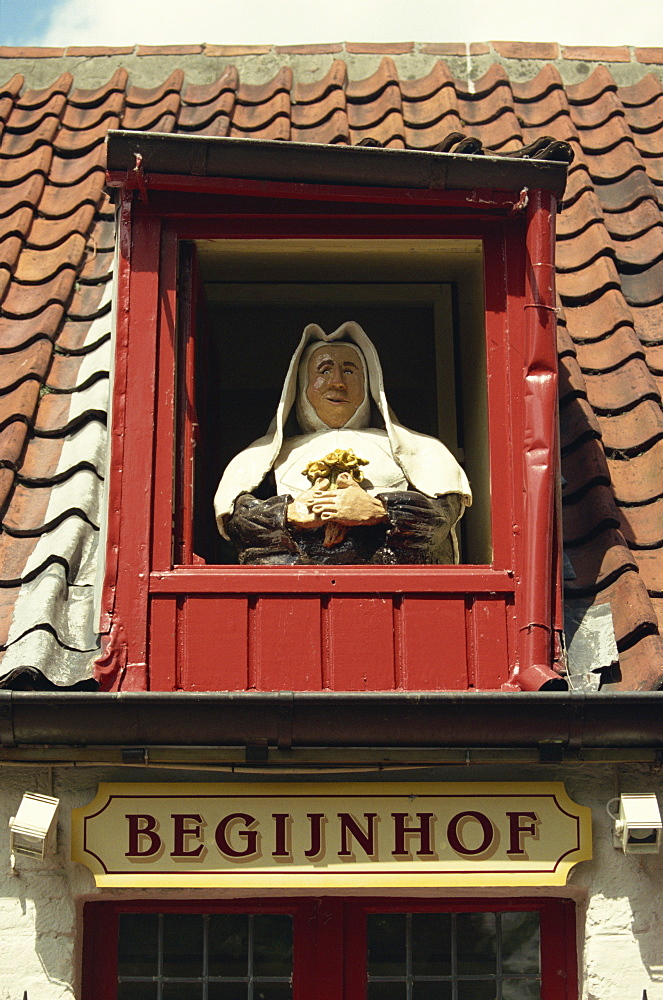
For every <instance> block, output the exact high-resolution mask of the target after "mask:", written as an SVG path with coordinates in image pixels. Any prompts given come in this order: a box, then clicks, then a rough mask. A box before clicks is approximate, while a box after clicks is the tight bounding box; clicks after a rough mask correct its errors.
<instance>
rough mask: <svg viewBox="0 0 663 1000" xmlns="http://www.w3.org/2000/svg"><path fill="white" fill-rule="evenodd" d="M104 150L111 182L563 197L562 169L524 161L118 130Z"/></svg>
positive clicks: (552, 162) (543, 162) (554, 162)
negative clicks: (169, 178) (180, 180)
mask: <svg viewBox="0 0 663 1000" xmlns="http://www.w3.org/2000/svg"><path fill="white" fill-rule="evenodd" d="M106 147H107V155H108V160H107V167H108V171H109V173H110V174H111V175H112V174H113V173H116V172H121V171H124V172H127V171H128V172H131V173H132V174H133V173H134V171H135V170H136V169H137V164H138V165H139V169H140V172H141V175H142V176H144V175H146V174H147V175H149V174H180V175H191V176H198V177H233V178H243V179H247V180H270V181H290V182H294V183H310V184H347V185H360V186H368V187H392V188H393V187H396V188H424V189H436V190H459V191H471V190H474V189H492V190H496V191H514V192H520V191H521V190H522V189H523V188H525V187H527V188H534V189H536V188H539V189H542V190H545V191H552V192H553V193H554V195H555V197H557V198H561V196H562V194H563V193H564V187H565V185H566V171H567V167H568V163H566V162H561V161H557V160H544V159H526V158H525V157H522V158H520V157H509V156H494V155H473V154H468V153H437V152H429V151H427V150H414V149H385V148H382V147H377V146H347V145H340V144H339V145H327V144H320V143H312V142H292V141H291V142H282V141H280V140H276V139H246V138H228V137H225V136H224V137H217V136H200V135H172V134H169V133H159V132H135V131H126V130H124V129H117V130H113V129H111V130H110V131H109V132H108V135H107V138H106ZM111 183H113V181H111ZM115 183H116V184H117V181H115Z"/></svg>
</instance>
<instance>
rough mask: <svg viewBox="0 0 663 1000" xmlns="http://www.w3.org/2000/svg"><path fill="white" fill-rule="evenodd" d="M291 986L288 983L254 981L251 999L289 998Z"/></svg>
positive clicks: (287, 999)
mask: <svg viewBox="0 0 663 1000" xmlns="http://www.w3.org/2000/svg"><path fill="white" fill-rule="evenodd" d="M291 997H292V986H291V985H290V983H255V984H254V986H253V1000H290V998H291Z"/></svg>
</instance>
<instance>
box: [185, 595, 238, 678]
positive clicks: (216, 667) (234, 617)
mask: <svg viewBox="0 0 663 1000" xmlns="http://www.w3.org/2000/svg"><path fill="white" fill-rule="evenodd" d="M247 605H248V602H247V599H246V597H245V596H243V595H241V594H239V595H237V596H236V597H223V598H218V597H186V598H184V602H183V605H182V607H181V610H180V613H179V629H180V636H181V637H180V643H179V650H180V665H179V669H180V684H181V687H182V689H183V690H184V691H244V690H245V689H246V687H247V683H248V670H247V635H248V625H247V618H248V610H247Z"/></svg>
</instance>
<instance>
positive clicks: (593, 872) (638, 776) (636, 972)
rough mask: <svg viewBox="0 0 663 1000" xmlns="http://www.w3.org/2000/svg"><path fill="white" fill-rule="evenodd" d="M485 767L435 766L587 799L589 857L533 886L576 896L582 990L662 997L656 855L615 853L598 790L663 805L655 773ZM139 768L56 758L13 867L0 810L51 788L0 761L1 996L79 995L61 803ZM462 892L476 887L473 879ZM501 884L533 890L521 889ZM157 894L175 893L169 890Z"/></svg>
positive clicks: (79, 875) (660, 886) (605, 795)
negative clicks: (39, 841) (35, 826)
mask: <svg viewBox="0 0 663 1000" xmlns="http://www.w3.org/2000/svg"><path fill="white" fill-rule="evenodd" d="M487 772H488V769H487V768H485V767H482V768H476V769H472V770H470V769H465V770H464V771H463V773H462V775H461V774H460V773H453V774H450V773H449V774H444V775H443V776H442V775H440V777H443V779H444V780H460V779H461V777H462V779H463V780H465V781H467V780H477V781H478V780H487V779H488V780H489V779H493V778H494V779H495V780H514V781H518V780H520V781H533V780H534V781H536V780H539V781H544V780H560V779H562V780H564V781H565V783H566V787H567V790H568V792H569V794H570V795H571V797H572V798H573V799H574V800H575V801H577V802H580V803H582V804H584V805H589V806H591V807H592V811H593V828H594V859H593V860H592V861H591V862H583V863H582V864H580V865H578V866H577V867H576V868H575V869H573V871H572V873H571V876H570V879H569V884H568V886H567V887H565V888H564V889H553V890H550V889H540V890H538V892H540V893H541V894H543V895H546V894H547V895H556V896H558V895H569V896H571V897H572V898H574V899H575V900H576V903H577V915H578V958H579V966H580V979H581V984H582V989H581V995H582V998H583V1000H642V994H643V990H646V991H647V996H648V1000H663V856H661V855H641V856H637V855H631V856H625V855H624V854H622V853H621V852H620V851H616V850H615V849H614V848H613V847H612V839H611V829H610V821H609V819H608V816H607V814H606V811H605V804H606V802H607V801H608V799H610V798H611V797H612V796H613V795H615V794H617V793H618V792H619V791H624V792H633V791H658V793H659V802H660V804H661V806H663V781H662V779H661V776H660V775H659V774H657V773H656V772H654V771H652V770H651V769H649V768H646V767H628V766H625V765H620V766H619V767H614V768H613V767H606V766H596V767H589V766H586V765H582V766H573V765H570V766H567V767H566V768H564V769H562V768H560V769H557V770H554V769H552V768H545V769H544V768H538V769H535V768H504V767H502V768H499V769H492V768H491V769H490V773H487ZM138 777H139V775H138V774H137V773H136V772H135V771H130V770H128V769H127V770H124V771H121V770H120V769H117V768H115V769H113V770H112V771H110V770H108V769H100V768H99V769H97V768H94V769H93V768H84V767H80V768H75V767H64V768H55V769H54V771H53V791H52V794H54V795H56V796H58V797H59V798H60V800H61V806H60V824H59V838H58V853H57V854H56V855H55V856H52V857H50V858H48V859H47V860H45V861H43V862H42V861H37V860H33V859H30V858H19V859H18V863H17V869H16V870H15V872H12V871H11V868H10V860H9V838H8V834H7V833H2V832H1V831H3V830H4V831H7V823H8V820H9V817H10V816H11V815H12V814H13V813H15V812H16V810H17V808H18V805H19V803H20V800H21V797H22V795H23V792H26V791H33V792H41V793H43V794H50V793H51V788H50V784H49V782H50V778H49V772H48V770H47V769H46V768H43V767H18V766H9V765H4V766H2V767H1V768H0V1000H23V995H24V991H27V994H28V1000H64V998H69V1000H71V998H78V997H79V996H80V984H79V976H80V949H81V925H82V904H83V902H84V901H85V900H86V899H91V898H103V896H102V893H101V892H100V891H99V890H97V889H96V888H95V886H94V880H93V878H92V875H91V873H90V872H88V870H87V869H86V868H84V867H82V866H80V865H77V864H74V863H73V862H71V861H70V860H69V850H70V847H69V827H70V812H71V809H72V808H73V807H76V806H80V805H83V804H85V803H87V802H89V801H91V800H92V798H93V797H94V795H95V793H96V789H97V783H98V782H99V781H102V780H105V781H109V780H114V781H118V780H124V781H129V780H137V778H138ZM429 777H430V776H429ZM140 778H141V779H142V780H164V781H167V780H173V779H179V780H181V776H180V775H179V774H177V775H173V774H172V772H171V773H170V774H168V773H164V772H159V773H157V774H150V775H146V774H145V773H144V772H142V773H141V774H140ZM536 891H537V890H535V892H536ZM140 894H141V895H148V893H140ZM419 894H421V893H419ZM472 894H473V895H485V894H486V893H485V892H482V891H479V890H476V891H474V892H473V893H472ZM499 894H500V895H509V894H511V893H508V892H505V891H501V892H500V893H499ZM512 894H513V895H515V894H519V895H532V890H531V889H527V890H520V891H518V893H515V892H514V893H512ZM118 895H120V896H126V897H127V898H135V897H136V895H138V893H137V892H136V891H134V890H125V891H116V892H114V893H113V896H114V897H117V896H118ZM149 895H150V896H151V897H154V896H155V895H158V894H155V893H149ZM163 895H164V896H166V895H167V896H169V897H173V896H176V895H178V894H177V893H176V892H174V891H170V892H168V893H163ZM204 895H205V896H207V897H209V896H210V895H211V893H209V892H207V893H205V894H204ZM218 895H223V893H222V892H219V893H218ZM235 895H237V893H235Z"/></svg>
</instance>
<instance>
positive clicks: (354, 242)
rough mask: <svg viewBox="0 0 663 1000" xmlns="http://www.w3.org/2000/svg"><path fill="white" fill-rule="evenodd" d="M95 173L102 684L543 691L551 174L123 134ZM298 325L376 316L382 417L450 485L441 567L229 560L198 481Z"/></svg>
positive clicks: (403, 156) (554, 169)
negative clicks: (112, 347)
mask: <svg viewBox="0 0 663 1000" xmlns="http://www.w3.org/2000/svg"><path fill="white" fill-rule="evenodd" d="M556 145H557V146H562V145H563V144H556ZM108 154H109V158H108V162H109V179H110V183H111V184H112V185H114V186H116V187H118V188H119V189H120V208H119V219H120V236H119V251H120V274H119V282H118V292H117V296H118V297H117V303H116V315H117V336H116V354H115V378H114V409H113V424H112V453H111V470H110V492H109V505H108V535H107V537H108V543H107V554H106V573H105V584H104V592H103V600H102V619H101V630H102V632H105V633H107V634H108V635H109V637H110V638H109V642H108V650H107V654H106V656H105V657H104V659H103V660H102V661H101V662H100V668H99V677H100V680H101V681H102V685H103V686H104V687H105V688H106V689H119V688H121V689H123V690H143V689H149V690H161V691H167V690H190V691H196V690H198V691H214V690H216V691H224V690H237V691H242V690H262V691H275V690H295V691H297V690H299V691H309V690H310V691H319V690H336V691H383V690H384V691H390V690H421V691H439V690H472V689H476V690H499V689H504V690H537V689H539V688H541V687H543V686H550V687H564V686H565V684H564V681H563V679H562V677H561V676H560V672H561V671H562V670H563V667H562V664H561V661H560V644H559V641H558V636H559V634H560V631H561V624H560V619H561V614H560V600H561V599H560V593H561V588H560V558H559V552H560V540H559V530H558V517H559V510H558V499H557V484H558V482H559V458H558V440H557V438H558V419H557V379H556V351H555V298H554V258H553V244H554V220H555V212H556V199H557V198H558V197H560V196H561V193H562V191H563V187H564V183H565V174H566V166H567V164H566V163H565V162H561V161H556V160H546V159H526V158H509V157H495V156H472V155H464V154H448V153H429V152H414V151H405V150H393V149H376V148H358V147H345V146H313V145H308V144H300V143H288V144H285V143H279V142H262V141H253V140H236V139H216V138H214V139H210V138H198V137H183V136H176V137H173V136H165V135H146V134H141V133H128V132H116V133H111V134H110V136H109V140H108ZM562 154H563V151H562ZM308 311H311V312H312V316H311V318H312V319H313V320H314V321H315V322H323V325H324V320H325V317H332V316H337V315H341V316H342V318H344V319H355V318H358V316H359V315H360V316H361V317H362V318H363V321H364V323H368V324H369V325H370V322H371V317H374V318H377V317H382V318H384V317H386V320H385V322H383V323H381V324H380V329H381V331H382V334H381V335H382V337H383V341H384V342H383V343H380V338H379V336H374V339H375V341H376V344H377V346H378V349H379V351H380V353H381V357H382V364H383V368H384V369H385V378H386V379H387V381H388V384H389V392H390V395H391V398H392V399H394V400H396V401H397V402H396V403H395V405H398V409H399V411H400V412H399V417H400V418H401V419H402V421H403V422H404V423H406V424H407V425H408V426H411V427H413V428H414V429H415V430H421V431H424V432H426V433H429V434H433V435H434V436H438V437H440V438H441V439H442V440H443V441H444V443H445V444H446V445H447V446H448V447H449V448H450V449H451V451H452V452H453V453H454V454H455V455H456V457H457V458H458V460H459V461H461V463H462V464H463V465H464V467H465V469H466V472H467V474H468V476H469V478H470V480H471V483H472V489H473V493H474V497H475V501H474V505H473V507H472V508H471V510H470V511H468V514H467V516H466V519H464V522H463V531H462V536H461V561H460V563H459V564H458V565H439V566H438V565H435V566H339V567H332V568H330V567H320V566H306V567H267V568H262V567H256V566H238V565H234V564H233V562H232V559H233V557H232V553H231V552H229V551H228V550H226V549H224V547H223V546H222V545H221V544H220V542H219V541H218V540H217V538H216V535H215V533H214V531H213V518H212V511H211V495H212V492H213V486H214V485H215V483H216V482H217V481H218V478H219V476H220V474H221V472H222V469H223V465H224V464H225V462H227V461H228V459H229V458H230V457H232V455H233V454H235V453H237V452H238V451H240V450H241V449H242V448H243V447H245V446H246V445H247V444H248V443H249V442H250V441H251V440H252V439H254V438H256V437H258V436H259V435H260V434H261V433H263V432H264V430H265V424H266V422H267V421H268V419H269V415H270V412H271V413H273V411H274V394H276V397H278V391H279V387H280V383H281V381H282V378H283V374H284V371H285V366H287V361H288V358H289V357H290V355H291V354H292V351H293V348H294V346H295V344H296V342H297V339H298V338H299V336H300V334H301V330H302V327H303V323H302V321H301V320H302V316H304V315H305V314H307V313H308ZM330 321H331V320H330ZM377 326H378V324H377V321H376V328H377ZM260 337H262V338H263V340H262V341H260ZM243 341H245V343H243ZM256 344H258V345H263V346H261V350H262V354H261V356H260V360H259V363H257V362H256V353H255V352H256ZM263 358H264V359H266V360H265V363H263V361H262V359H263Z"/></svg>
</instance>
